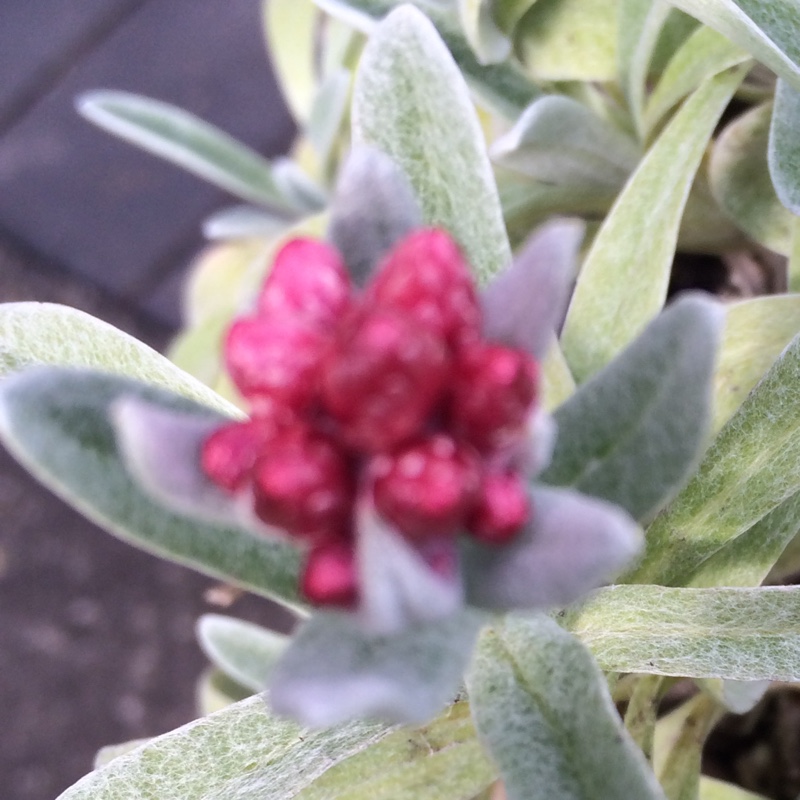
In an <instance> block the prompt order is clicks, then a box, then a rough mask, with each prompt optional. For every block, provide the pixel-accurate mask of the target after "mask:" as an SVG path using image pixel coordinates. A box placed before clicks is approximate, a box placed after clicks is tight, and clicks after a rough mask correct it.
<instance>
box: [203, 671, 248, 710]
mask: <svg viewBox="0 0 800 800" xmlns="http://www.w3.org/2000/svg"><path fill="white" fill-rule="evenodd" d="M194 691H195V706H196V708H197V711H198V713H199V714H201V715H202V716H204V717H207V716H208V715H209V714H214V713H215V712H217V711H222V709H223V708H227V707H228V706H232V705H233V704H234V703H238V702H240V701H241V700H244V699H246V698H248V697H251V696H252V694H253V691H252V689H248V688H246V687H244V686H240V685H239V684H238V683H236V681H234V680H233V679H232V678H229V677H228V676H227V675H226V674H225V673H224V672H222V671H221V670H219V669H217V668H216V667H209V668H208V669H206V670H204V671H203V672H202V673H201V675H200V677H199V678H198V679H197V683H196V684H195V690H194Z"/></svg>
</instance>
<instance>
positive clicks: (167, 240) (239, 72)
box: [0, 0, 294, 800]
mask: <svg viewBox="0 0 800 800" xmlns="http://www.w3.org/2000/svg"><path fill="white" fill-rule="evenodd" d="M98 88H113V89H125V90H129V91H133V92H137V93H141V94H144V95H148V96H151V97H154V98H157V99H160V100H164V101H167V102H171V103H175V104H177V105H179V106H182V107H184V108H186V109H188V110H189V111H192V112H194V113H195V114H197V115H198V116H200V117H202V118H204V119H207V120H208V121H210V122H212V123H214V124H216V125H218V126H219V127H221V128H222V129H224V130H226V131H228V132H229V133H231V134H232V135H234V136H235V137H237V138H238V139H240V140H242V141H244V142H246V143H247V144H249V145H251V146H252V147H254V148H255V149H256V150H258V151H259V152H261V153H263V154H265V155H275V154H278V153H280V152H283V151H285V150H286V149H287V148H288V146H289V143H290V141H291V139H292V136H293V133H294V129H293V124H292V121H291V118H290V116H289V114H288V112H287V111H286V109H285V107H284V105H283V102H282V100H281V98H280V96H279V94H278V90H277V87H276V84H275V81H274V78H273V76H272V73H271V71H270V67H269V62H268V58H267V56H266V52H265V48H264V39H263V34H262V22H261V13H260V7H259V2H258V0H81V2H80V3H64V2H59V0H26V2H24V3H23V2H15V0H0V301H2V302H11V301H19V300H36V301H47V302H56V303H64V304H66V305H70V306H73V307H76V308H80V309H82V310H84V311H87V312H89V313H91V314H93V315H95V316H97V317H100V318H101V319H104V320H106V321H107V322H110V323H111V324H113V325H116V326H117V327H119V328H121V329H123V330H125V331H127V332H129V333H131V334H133V335H134V336H136V337H138V338H140V339H142V340H143V341H145V342H147V343H148V344H150V345H151V346H153V347H155V348H157V349H159V350H163V348H164V347H165V345H166V344H167V343H168V342H169V340H170V338H171V336H172V335H173V334H174V332H175V331H176V329H177V327H178V325H179V322H180V296H181V286H182V280H183V277H184V275H185V272H186V268H187V266H188V264H189V262H190V260H191V258H192V256H193V255H194V254H196V253H197V252H198V251H199V250H200V249H201V248H202V247H203V240H202V236H201V233H200V223H201V221H202V219H203V218H204V217H205V216H207V215H208V213H209V212H210V211H213V210H214V209H215V208H218V207H220V206H222V205H224V204H225V202H226V198H225V196H224V195H223V194H222V193H220V192H218V191H216V190H215V189H213V188H211V187H209V185H208V184H206V183H204V182H201V181H200V180H198V179H195V178H193V177H191V176H189V175H187V174H186V173H185V172H182V171H180V170H179V169H177V168H174V167H171V166H169V165H167V164H166V163H164V162H162V161H159V160H157V159H155V158H153V157H151V156H148V155H146V154H144V153H142V152H141V151H140V150H138V149H136V148H134V147H131V146H129V145H127V144H125V143H123V142H121V141H119V140H117V139H114V138H112V137H111V136H109V135H107V134H105V133H103V132H101V131H99V130H96V129H95V128H93V127H92V126H91V125H90V124H89V123H87V122H85V121H84V120H83V119H81V118H80V117H79V116H78V115H77V113H76V112H75V110H74V102H75V98H76V96H78V95H80V94H81V93H82V92H85V91H87V90H91V89H98ZM0 515H2V524H1V525H0V720H2V734H0V786H1V787H2V791H1V792H0V793H1V794H2V797H3V798H4V800H48V799H49V798H55V797H56V796H57V795H58V794H59V793H60V792H61V791H62V790H63V789H65V788H66V787H67V786H69V785H70V784H72V783H73V782H74V781H76V780H77V779H78V778H79V777H80V776H81V775H83V774H85V773H86V772H87V771H89V770H90V769H91V765H92V759H93V756H94V753H95V752H96V751H97V749H98V748H99V747H101V746H102V745H104V744H108V743H112V742H121V741H126V740H129V739H133V738H139V737H146V736H152V735H155V734H158V733H161V732H164V731H166V730H169V729H171V728H174V727H177V726H178V725H180V724H183V723H184V722H187V721H188V720H189V719H191V718H192V717H193V716H194V713H195V712H194V691H195V680H196V678H197V676H198V675H199V674H200V672H201V670H202V669H203V667H204V664H205V660H204V658H203V656H202V654H201V653H200V651H199V649H198V647H197V645H196V644H195V640H194V632H193V628H194V623H195V620H196V618H197V617H198V615H199V614H201V613H203V612H204V611H208V610H219V608H218V607H213V606H212V603H211V601H210V599H209V589H212V588H213V587H212V583H211V581H209V580H207V579H205V578H203V577H201V576H199V575H197V574H195V573H192V572H189V571H188V570H185V569H182V568H180V567H176V566H174V565H172V564H169V563H167V562H163V561H160V560H158V559H156V558H153V557H150V556H148V555H146V554H143V553H141V552H139V551H137V550H134V549H133V548H131V547H129V546H127V545H125V544H122V543H120V542H118V541H116V540H115V539H113V538H112V537H110V536H108V535H107V534H106V533H103V532H101V531H99V530H98V529H96V528H93V526H92V525H91V524H90V523H88V522H87V521H86V520H84V519H83V518H82V517H80V516H78V515H77V514H75V513H74V512H72V511H71V510H70V509H68V508H67V507H66V506H65V505H63V504H62V503H61V502H60V501H58V500H56V499H55V498H54V497H52V496H51V495H50V494H49V493H47V492H46V491H45V490H43V489H41V488H40V487H39V486H38V485H37V484H36V483H35V482H33V481H32V480H31V479H29V478H28V477H27V475H26V474H25V473H24V472H23V471H22V470H21V469H19V468H18V467H17V466H16V464H15V463H14V462H12V460H11V459H10V458H9V457H8V456H7V455H6V454H5V453H4V452H3V451H0ZM231 610H232V611H234V612H235V613H236V614H237V615H238V616H243V617H250V618H253V619H258V618H259V617H261V616H262V614H263V613H264V609H263V605H261V604H259V603H258V601H256V600H255V599H253V598H249V599H243V600H238V601H236V603H235V605H234V606H233V607H232V608H231Z"/></svg>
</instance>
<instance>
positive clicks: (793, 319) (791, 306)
mask: <svg viewBox="0 0 800 800" xmlns="http://www.w3.org/2000/svg"><path fill="white" fill-rule="evenodd" d="M798 333H800V295H796V294H795V295H772V296H769V297H755V298H753V299H752V300H744V301H742V302H740V303H733V304H731V305H729V306H727V307H726V310H725V330H724V333H723V338H722V346H721V347H720V354H719V363H718V364H717V371H716V375H715V376H714V420H713V424H712V429H713V431H714V432H717V431H719V430H720V429H721V428H722V426H723V425H724V424H725V423H726V422H727V421H728V420H729V419H730V418H731V417H732V416H733V415H734V414H735V413H736V411H737V410H738V409H739V407H740V406H741V405H742V402H743V401H744V399H745V398H746V397H747V395H748V394H749V393H750V392H751V391H752V390H753V389H754V388H755V386H756V384H757V383H758V382H759V381H760V380H761V378H762V377H763V376H764V374H765V373H766V372H767V370H768V369H769V368H770V367H771V366H772V365H773V364H774V363H775V359H777V358H778V356H779V355H780V354H781V352H782V351H783V350H784V348H785V347H786V346H787V345H788V344H789V342H791V341H792V339H793V338H794V337H795V336H796V335H797V334H798Z"/></svg>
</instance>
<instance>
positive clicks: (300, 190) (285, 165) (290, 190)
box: [272, 158, 328, 214]
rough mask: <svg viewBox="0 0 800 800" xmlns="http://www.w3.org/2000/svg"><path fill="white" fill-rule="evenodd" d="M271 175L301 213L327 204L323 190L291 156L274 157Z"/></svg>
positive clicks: (308, 212)
mask: <svg viewBox="0 0 800 800" xmlns="http://www.w3.org/2000/svg"><path fill="white" fill-rule="evenodd" d="M272 176H273V179H274V180H275V184H276V186H278V187H279V188H280V190H281V192H282V193H283V194H284V196H285V197H288V198H289V199H290V200H291V202H292V203H293V204H294V206H295V207H296V208H298V209H299V210H300V211H301V212H302V213H304V214H313V213H314V212H316V211H322V209H323V208H325V206H326V205H327V203H328V196H327V194H326V193H325V190H324V189H323V188H322V187H321V186H320V185H319V184H318V183H317V182H316V181H313V180H312V179H311V178H309V176H308V175H307V174H306V173H305V172H304V171H303V170H302V169H301V168H300V167H299V166H298V165H297V164H296V163H295V162H294V161H292V159H291V158H276V159H275V163H274V164H273V165H272Z"/></svg>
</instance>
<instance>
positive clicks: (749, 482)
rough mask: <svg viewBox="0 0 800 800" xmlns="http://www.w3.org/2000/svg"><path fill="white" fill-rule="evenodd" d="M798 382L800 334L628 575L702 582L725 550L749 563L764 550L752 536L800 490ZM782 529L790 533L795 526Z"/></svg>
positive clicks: (658, 523)
mask: <svg viewBox="0 0 800 800" xmlns="http://www.w3.org/2000/svg"><path fill="white" fill-rule="evenodd" d="M798 382H800V339H798V338H795V339H794V340H793V341H792V343H791V344H790V345H789V347H788V348H787V349H786V350H785V351H784V352H783V354H782V355H781V356H780V358H779V359H778V360H777V361H776V362H775V364H774V365H773V366H772V368H771V369H770V370H769V372H767V374H766V375H765V376H764V378H763V380H762V381H761V382H760V383H759V384H758V386H757V387H756V388H755V389H754V390H753V391H752V392H751V393H750V395H749V396H748V397H747V399H746V400H745V401H744V403H743V404H742V407H741V408H740V409H739V411H738V412H737V413H736V415H735V416H733V417H732V418H731V420H730V421H729V422H728V423H727V425H726V426H725V427H724V428H723V429H722V430H721V431H720V433H719V435H718V436H717V438H716V440H715V441H714V442H713V444H712V445H711V447H710V448H709V450H708V451H707V453H706V455H705V457H704V458H703V460H702V462H701V464H700V466H699V468H698V470H697V472H696V473H695V475H694V477H693V478H692V479H691V481H690V482H689V483H688V485H687V486H686V488H684V489H683V491H682V492H681V493H680V494H679V495H678V497H676V498H675V500H674V501H673V502H672V504H671V505H670V506H669V508H667V509H666V510H665V511H664V512H662V513H661V514H660V515H659V516H658V517H657V518H656V519H655V521H654V522H653V524H652V525H651V526H650V528H649V530H648V531H647V537H646V550H645V556H644V558H643V559H642V562H641V564H640V565H639V567H638V568H637V569H635V570H634V571H633V572H632V573H631V574H630V575H629V576H628V578H629V579H630V580H631V581H634V582H638V583H660V584H664V585H672V586H675V585H679V586H680V585H686V584H687V583H693V582H695V581H700V582H702V581H703V580H704V579H703V577H702V573H703V570H704V568H705V563H706V562H707V561H708V560H709V559H711V557H712V556H715V555H717V554H718V555H717V557H718V558H725V556H724V555H723V554H722V553H721V552H720V551H722V550H723V549H724V548H726V547H730V546H737V547H741V548H743V549H742V550H740V551H739V556H740V558H741V559H743V560H744V563H747V560H748V556H747V552H748V551H749V550H750V549H751V548H752V549H753V550H754V552H756V551H758V550H759V549H760V547H761V543H760V542H759V541H758V539H757V538H756V537H755V536H754V535H751V534H754V533H756V532H758V533H760V534H763V533H764V530H763V529H761V528H759V529H754V526H756V525H757V524H758V523H761V522H763V521H764V520H765V518H766V517H767V515H768V514H769V513H770V512H773V511H775V512H776V513H778V512H777V509H778V507H779V506H781V504H783V503H784V502H786V501H789V500H790V499H793V498H794V496H795V495H797V493H798V492H799V491H800V480H798V475H800V413H798V405H797V403H796V402H795V398H794V391H793V387H794V386H797V385H798ZM781 528H782V526H779V527H778V529H777V530H779V531H780V533H781V534H782V535H783V536H785V535H786V534H787V533H788V531H786V530H781ZM793 533H794V531H791V534H792V535H793ZM743 534H747V536H746V537H745V538H744V539H743V541H741V542H737V541H736V540H737V538H740V537H742V536H743ZM789 538H791V536H790V537H789ZM788 541H789V539H788V538H784V539H782V545H781V537H779V539H778V541H776V540H775V539H772V540H771V541H770V545H769V549H770V550H773V548H778V549H777V552H774V550H773V552H774V558H775V559H777V557H778V556H779V555H780V552H781V551H782V550H783V546H785V544H786V543H787V542H788ZM717 577H719V575H717ZM723 582H724V583H727V581H723Z"/></svg>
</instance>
